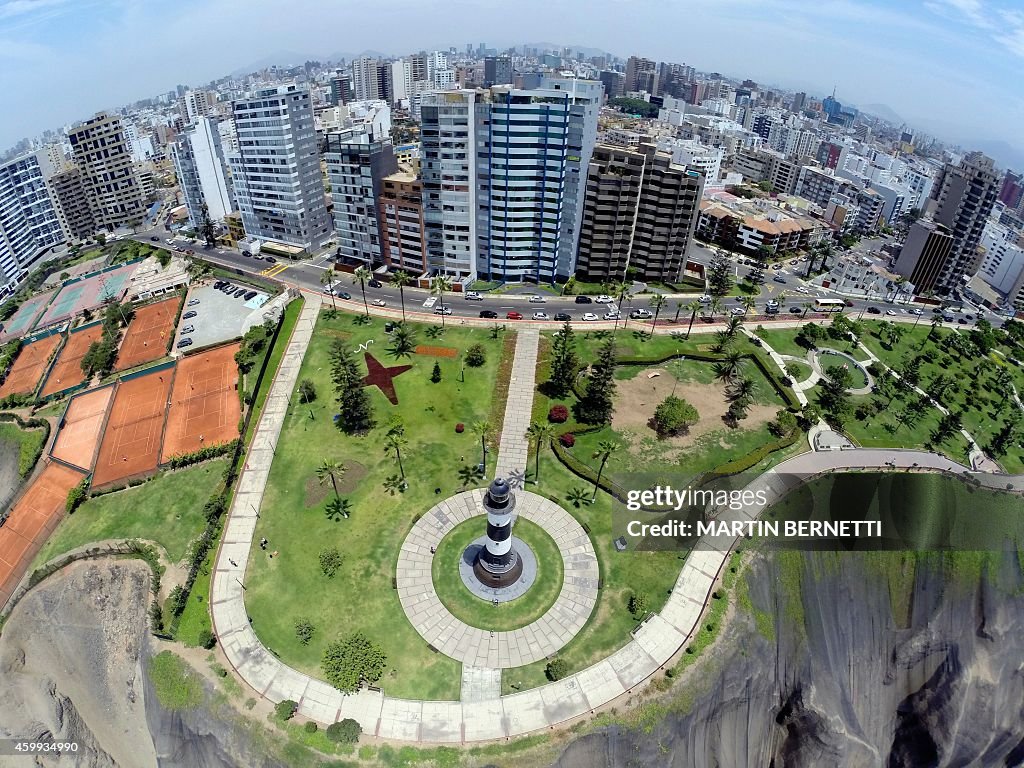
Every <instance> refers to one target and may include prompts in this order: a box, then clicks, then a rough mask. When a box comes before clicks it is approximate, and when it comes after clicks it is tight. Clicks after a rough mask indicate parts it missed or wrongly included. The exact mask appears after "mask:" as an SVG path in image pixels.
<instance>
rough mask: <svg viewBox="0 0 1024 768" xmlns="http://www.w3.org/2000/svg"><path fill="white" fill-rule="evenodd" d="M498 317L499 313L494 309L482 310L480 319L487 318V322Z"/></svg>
mask: <svg viewBox="0 0 1024 768" xmlns="http://www.w3.org/2000/svg"><path fill="white" fill-rule="evenodd" d="M497 316H498V313H497V312H495V311H494V310H493V309H482V310H480V317H483V318H486V319H487V320H493V319H495V318H496V317H497Z"/></svg>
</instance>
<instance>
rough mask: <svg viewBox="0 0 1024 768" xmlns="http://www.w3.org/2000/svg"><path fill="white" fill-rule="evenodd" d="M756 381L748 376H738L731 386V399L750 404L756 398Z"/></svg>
mask: <svg viewBox="0 0 1024 768" xmlns="http://www.w3.org/2000/svg"><path fill="white" fill-rule="evenodd" d="M754 389H755V386H754V380H753V379H750V378H747V377H746V376H738V377H736V378H734V379H733V381H732V382H731V383H730V385H729V399H730V400H732V401H734V402H735V401H737V400H743V401H746V402H750V401H751V400H753V398H754Z"/></svg>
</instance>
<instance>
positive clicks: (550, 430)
mask: <svg viewBox="0 0 1024 768" xmlns="http://www.w3.org/2000/svg"><path fill="white" fill-rule="evenodd" d="M553 434H554V427H552V426H551V425H550V424H548V423H547V422H545V421H535V422H533V423H532V424H531V425H530V426H529V427H527V429H526V435H527V437H532V438H533V440H534V443H535V447H536V451H535V453H534V466H533V481H534V483H539V482H540V451H541V446H542V445H543V444H544V443H545V442H546V441H548V440H550V439H551V436H552V435H553Z"/></svg>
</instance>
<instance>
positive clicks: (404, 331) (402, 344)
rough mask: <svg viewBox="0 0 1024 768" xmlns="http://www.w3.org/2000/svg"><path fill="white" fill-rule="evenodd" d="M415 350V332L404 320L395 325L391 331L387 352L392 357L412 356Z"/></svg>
mask: <svg viewBox="0 0 1024 768" xmlns="http://www.w3.org/2000/svg"><path fill="white" fill-rule="evenodd" d="M415 351H416V332H415V331H414V330H413V329H411V328H410V327H409V326H407V325H406V324H405V323H404V322H402V323H399V324H398V325H396V326H395V328H394V330H392V331H391V346H390V347H388V353H389V354H390V355H391V356H392V357H394V358H396V359H397V358H400V357H412V354H413V352H415Z"/></svg>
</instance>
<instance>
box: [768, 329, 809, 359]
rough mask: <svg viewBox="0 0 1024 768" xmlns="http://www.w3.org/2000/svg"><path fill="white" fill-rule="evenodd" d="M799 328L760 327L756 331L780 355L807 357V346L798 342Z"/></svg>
mask: <svg viewBox="0 0 1024 768" xmlns="http://www.w3.org/2000/svg"><path fill="white" fill-rule="evenodd" d="M798 330H799V329H797V328H758V329H757V330H756V333H757V335H758V336H760V337H761V338H762V339H764V340H765V343H767V344H768V346H770V347H771V348H772V349H774V350H775V351H776V352H778V353H779V354H780V355H791V356H793V357H807V347H804V346H801V345H800V344H797V343H796V341H795V339H796V335H797V331H798Z"/></svg>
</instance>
